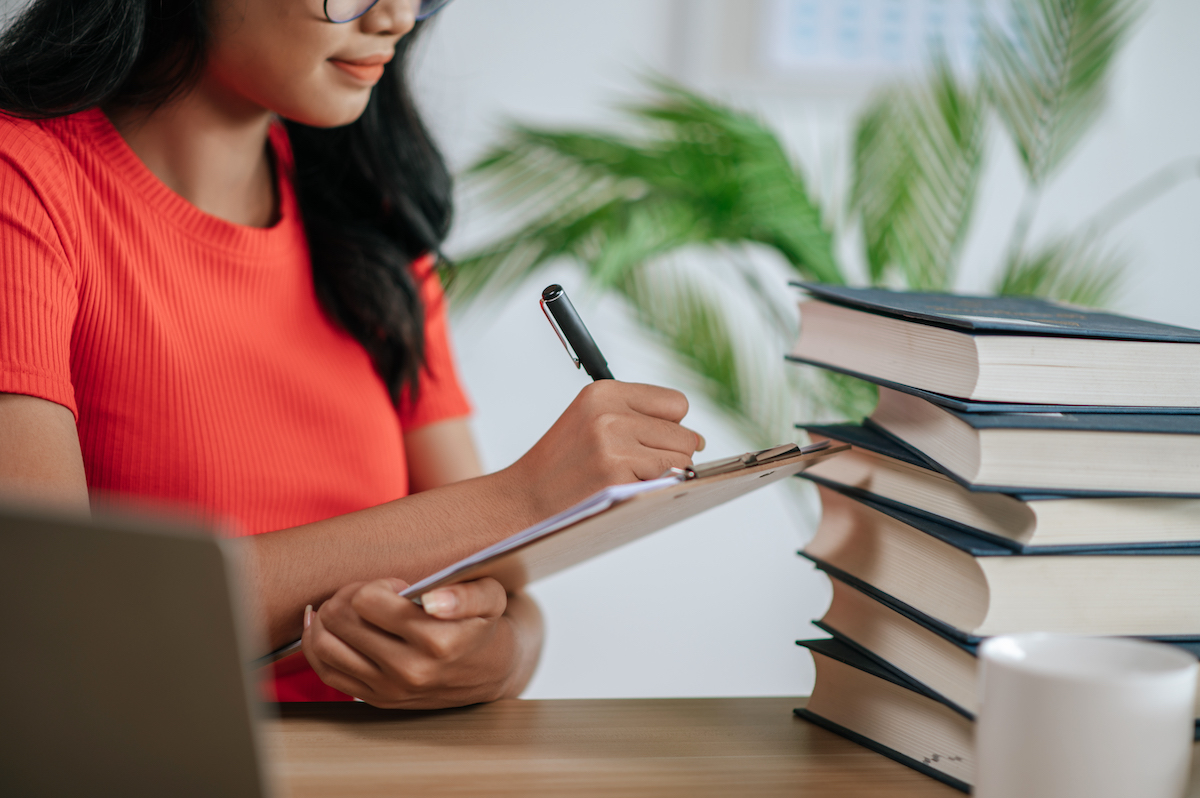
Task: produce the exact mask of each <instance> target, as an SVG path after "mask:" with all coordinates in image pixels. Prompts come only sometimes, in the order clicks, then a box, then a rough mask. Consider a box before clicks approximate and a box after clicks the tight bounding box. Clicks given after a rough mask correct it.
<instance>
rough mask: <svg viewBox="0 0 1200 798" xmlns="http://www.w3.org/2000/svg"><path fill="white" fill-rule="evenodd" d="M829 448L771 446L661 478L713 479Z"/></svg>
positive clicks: (819, 445) (822, 444) (677, 470)
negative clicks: (719, 475)
mask: <svg viewBox="0 0 1200 798" xmlns="http://www.w3.org/2000/svg"><path fill="white" fill-rule="evenodd" d="M831 446H833V441H820V442H819V443H814V444H810V445H808V446H803V447H802V446H800V445H799V444H795V443H785V444H782V445H780V446H772V447H771V448H769V449H761V450H759V451H757V452H746V453H745V454H739V455H738V456H737V457H727V458H725V459H724V460H713V461H712V462H710V463H701V464H699V465H696V466H689V467H688V468H668V469H667V470H666V471H664V472H663V474H662V476H663V477H681V478H682V479H685V480H688V479H700V478H702V477H715V476H717V475H718V474H728V473H730V472H733V471H743V470H745V469H747V468H753V467H754V466H760V465H769V464H771V463H776V462H780V461H783V460H788V459H790V458H792V457H795V456H796V455H801V454H811V453H813V452H821V451H824V450H825V449H828V448H830V447H831Z"/></svg>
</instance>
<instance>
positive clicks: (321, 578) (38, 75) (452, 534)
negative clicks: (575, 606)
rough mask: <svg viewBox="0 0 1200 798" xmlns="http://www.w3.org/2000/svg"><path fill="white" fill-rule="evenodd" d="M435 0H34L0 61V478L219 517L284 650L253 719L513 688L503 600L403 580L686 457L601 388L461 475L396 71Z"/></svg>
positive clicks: (614, 391) (679, 439)
mask: <svg viewBox="0 0 1200 798" xmlns="http://www.w3.org/2000/svg"><path fill="white" fill-rule="evenodd" d="M441 5H444V0H443V2H428V0H427V1H426V2H418V0H377V1H376V2H371V0H328V2H322V0H207V1H205V0H38V2H35V3H34V4H33V5H32V6H31V7H30V8H29V9H28V10H27V11H26V12H25V13H24V14H23V15H22V16H21V17H20V18H19V19H18V20H17V21H16V23H15V24H14V25H13V26H12V27H11V28H10V29H9V30H8V31H7V33H6V34H5V36H4V38H3V41H2V42H0V110H2V111H4V112H5V113H4V115H0V484H2V485H4V486H5V489H6V490H7V491H9V492H15V493H17V494H18V495H20V496H21V497H23V498H34V499H40V500H42V501H50V502H53V503H54V504H56V505H57V506H60V507H64V508H77V509H79V510H81V511H87V510H89V508H90V507H91V506H92V505H95V504H98V503H107V502H128V501H129V500H130V499H131V498H133V499H136V500H138V501H139V502H140V503H141V504H147V503H169V504H170V505H171V506H173V507H187V508H191V511H192V512H193V513H195V514H196V515H197V516H199V517H200V518H202V519H205V520H208V521H211V522H214V523H225V524H227V525H231V526H232V529H231V531H232V533H233V534H236V535H240V537H238V539H237V545H238V547H239V548H240V549H241V552H242V554H243V555H244V561H245V564H246V567H245V573H246V576H245V579H246V583H247V593H248V594H249V595H250V596H251V597H252V598H253V599H254V602H253V603H254V606H255V607H256V612H257V614H258V615H259V616H260V618H261V625H262V628H263V629H265V630H266V636H267V638H268V639H267V643H268V644H269V645H270V646H271V647H272V648H273V647H275V646H277V645H280V644H282V643H284V642H286V641H288V640H290V639H294V638H295V637H296V636H297V635H300V634H301V632H303V641H304V657H303V658H301V657H298V656H297V657H292V658H291V659H290V660H285V661H284V662H283V663H281V664H280V665H279V666H278V667H277V670H276V673H275V683H274V687H275V692H276V695H277V696H278V697H279V698H280V699H281V700H336V699H339V698H340V699H347V698H348V697H350V696H355V697H359V698H362V699H363V700H366V701H369V702H371V703H373V704H376V705H379V706H388V707H406V708H430V707H443V706H454V705H461V704H467V703H473V702H477V701H486V700H492V699H496V698H500V697H505V696H515V695H517V694H518V693H520V691H521V690H522V689H523V687H524V685H525V684H526V683H527V681H528V680H529V678H530V676H531V674H532V672H533V668H534V666H535V664H536V662H537V657H538V652H539V650H540V645H541V621H540V616H539V614H538V611H537V608H536V606H535V605H534V604H533V602H532V601H530V600H529V598H527V597H526V596H524V595H520V594H518V595H511V596H506V595H505V592H504V590H503V589H502V588H501V587H500V585H499V584H498V583H497V582H495V581H494V580H491V579H481V580H478V581H475V582H471V583H468V584H462V585H458V586H455V587H451V588H443V589H440V590H437V591H434V592H432V593H430V594H428V595H426V596H425V597H424V602H423V603H424V609H421V608H420V607H417V606H416V605H414V604H412V603H411V602H409V601H407V600H404V599H400V598H399V597H398V596H397V595H396V592H397V591H398V590H400V589H402V588H403V587H404V586H405V584H406V581H404V580H407V581H408V582H411V581H414V580H415V579H417V578H419V577H421V576H423V575H425V574H428V573H431V572H433V571H435V570H437V569H439V568H441V567H443V566H445V565H447V564H449V563H451V562H453V561H455V560H457V559H459V558H461V557H462V556H464V555H465V554H468V553H470V552H472V551H475V550H477V549H479V548H480V547H482V546H484V545H487V544H489V543H492V542H494V541H496V540H498V539H501V538H503V537H505V536H507V535H509V534H511V533H512V532H514V531H517V530H519V529H521V528H523V527H525V526H528V525H529V524H531V523H533V522H535V521H537V520H539V519H541V518H545V517H547V516H548V515H550V514H552V513H554V512H557V511H559V510H561V509H564V508H565V507H568V506H570V505H571V504H573V503H575V502H576V501H578V500H580V499H582V498H583V497H585V496H587V495H588V494H590V493H592V492H594V491H595V490H597V489H599V488H600V487H602V486H604V485H608V484H613V483H619V482H627V481H631V480H634V479H646V478H650V477H653V476H656V475H657V474H659V473H661V472H662V471H663V470H664V469H666V468H668V467H672V466H682V465H684V464H686V463H688V462H690V458H691V455H692V453H693V452H694V450H695V449H696V447H697V445H698V443H699V438H698V436H697V435H696V434H695V433H693V432H691V431H689V430H687V429H686V428H684V427H682V426H681V425H680V423H679V422H680V421H681V420H682V418H683V416H684V415H685V413H686V412H687V402H686V400H685V399H684V397H683V396H682V395H681V394H679V393H677V392H674V391H669V390H666V389H662V388H655V387H652V386H645V385H629V384H621V383H616V382H612V381H606V382H605V383H603V384H596V385H593V386H589V387H588V388H587V389H585V390H584V391H582V392H581V393H580V394H579V396H578V397H577V399H576V400H575V401H574V402H573V403H572V404H571V406H570V407H569V408H568V409H567V410H566V411H565V412H564V414H563V415H562V417H561V418H559V419H558V420H557V421H556V422H555V424H554V425H553V426H552V427H551V428H550V430H549V431H548V432H547V433H546V435H545V436H544V437H543V438H542V439H541V440H540V441H538V443H537V444H536V445H535V446H534V447H533V448H532V449H531V450H530V451H529V452H528V453H527V454H526V455H525V456H523V457H522V458H521V459H520V460H518V461H517V462H516V463H514V464H513V465H512V466H510V467H508V468H506V469H504V470H502V471H500V472H497V473H494V474H490V475H486V476H482V475H481V469H480V467H479V462H478V458H477V456H476V454H475V450H474V448H473V445H472V443H471V439H470V435H469V432H468V428H467V425H466V421H465V419H464V416H465V415H466V413H467V412H468V407H467V403H466V399H465V398H464V396H463V394H462V391H461V389H460V388H459V385H458V381H457V377H456V376H455V372H454V366H453V362H452V358H451V355H450V351H449V344H448V337H447V334H446V326H445V308H444V303H443V300H442V297H441V293H440V288H439V283H438V280H437V276H436V273H435V271H434V268H433V260H432V257H431V255H430V253H436V252H437V251H438V247H439V245H440V243H441V241H442V239H443V238H444V236H445V234H446V231H447V229H448V226H449V217H450V199H449V198H450V190H449V179H448V176H447V174H446V170H445V166H444V164H443V162H442V160H441V158H440V156H439V155H438V153H437V150H436V149H435V148H434V146H433V144H432V143H431V142H430V140H429V138H428V136H427V134H426V133H425V130H424V128H423V127H422V125H421V122H420V119H419V118H418V116H417V114H416V111H415V110H414V108H413V106H412V103H411V101H410V99H409V93H408V91H407V88H406V85H405V77H404V69H403V66H404V62H405V58H406V56H407V54H408V53H409V52H410V50H411V47H412V42H413V37H414V34H415V31H416V28H417V27H419V23H418V22H417V17H418V16H425V15H428V14H429V13H432V12H433V11H436V10H437V8H438V7H440V6H441ZM280 120H283V121H282V122H281V121H280ZM512 390H520V388H519V387H515V388H513V389H512ZM410 493H411V494H414V495H408V494H410ZM311 607H316V608H317V609H316V610H315V611H313V610H311Z"/></svg>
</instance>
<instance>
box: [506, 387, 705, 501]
mask: <svg viewBox="0 0 1200 798" xmlns="http://www.w3.org/2000/svg"><path fill="white" fill-rule="evenodd" d="M687 412H688V401H687V397H685V396H684V395H683V394H682V393H680V392H679V391H674V390H671V389H670V388H659V387H657V386H654V385H640V384H637V383H627V382H618V381H616V380H598V381H596V382H593V383H592V384H591V385H588V386H587V387H586V388H584V389H583V390H582V391H580V392H579V395H578V396H577V397H575V401H573V402H572V403H571V405H570V406H569V407H568V408H567V409H566V411H564V412H563V414H562V415H561V416H559V418H558V421H556V422H555V423H554V426H552V427H551V428H550V430H549V431H548V432H547V433H546V434H545V435H543V436H542V439H541V440H539V441H538V442H537V443H536V444H535V445H534V447H533V448H532V449H530V450H529V451H528V452H527V453H526V454H525V455H524V456H523V457H522V458H521V459H520V460H518V461H517V462H516V463H514V464H513V465H512V466H510V467H509V468H508V469H505V471H506V472H508V476H510V477H512V479H513V484H514V489H515V490H519V491H523V492H525V495H527V496H528V497H529V501H530V502H531V504H532V506H533V507H534V508H535V512H534V515H535V516H536V517H538V518H546V517H549V516H550V515H553V514H554V513H556V512H558V511H560V510H563V509H565V508H567V507H570V506H571V505H573V504H575V503H576V502H579V501H581V500H582V499H585V498H587V497H588V496H590V495H591V494H593V493H595V492H596V491H598V490H600V489H601V488H605V487H608V486H609V485H618V484H621V483H624V482H636V481H637V480H645V479H654V478H656V477H658V476H660V475H661V474H662V473H663V472H664V471H666V470H667V469H669V468H683V467H685V466H688V465H691V463H692V454H693V453H694V452H696V451H698V450H700V449H703V448H704V439H703V438H701V437H700V436H699V435H697V434H696V433H695V432H692V431H691V430H690V429H688V428H687V427H684V426H683V425H682V424H680V423H679V422H681V421H682V420H683V417H684V416H685V415H687ZM502 473H503V472H502Z"/></svg>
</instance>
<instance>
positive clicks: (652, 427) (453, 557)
mask: <svg viewBox="0 0 1200 798" xmlns="http://www.w3.org/2000/svg"><path fill="white" fill-rule="evenodd" d="M686 413H687V400H686V399H685V398H684V397H683V395H682V394H680V393H678V392H677V391H672V390H668V389H665V388H657V387H654V386H649V385H636V384H629V383H620V382H616V381H614V380H604V381H602V382H598V383H594V384H592V385H589V386H587V387H586V388H584V389H583V390H582V391H581V392H580V393H579V396H577V397H576V399H575V401H574V402H572V403H571V405H570V407H568V408H567V410H566V411H565V412H564V413H563V415H562V416H561V417H560V418H559V419H558V420H557V421H556V422H555V424H554V425H553V426H552V427H551V428H550V430H549V431H548V432H547V433H546V434H545V435H544V436H543V437H542V439H541V440H539V441H538V442H537V444H536V445H534V447H533V448H532V449H530V451H529V452H528V453H526V454H525V455H524V456H523V457H522V458H521V459H520V460H518V461H517V462H516V463H514V464H513V465H511V466H509V467H508V468H505V469H503V470H502V471H498V472H496V473H494V474H488V475H487V476H480V477H475V478H472V479H466V480H464V481H461V482H455V483H453V484H449V485H443V486H441V487H435V488H431V489H428V490H424V491H422V492H420V493H417V494H415V495H412V496H409V497H407V498H404V499H399V500H397V501H394V502H389V503H387V504H383V505H380V506H378V507H371V508H368V509H365V510H360V511H358V512H354V513H349V514H347V515H342V516H338V517H335V518H330V519H326V520H324V521H318V522H316V523H313V524H307V525H304V526H300V527H295V528H293V529H288V530H281V531H278V532H268V533H265V534H261V535H251V536H248V537H245V538H239V539H238V540H237V541H235V545H237V546H238V548H240V549H241V551H242V554H243V555H244V556H243V561H244V564H245V569H244V570H245V573H246V576H245V579H246V583H247V587H248V589H247V594H248V595H249V596H250V597H251V600H252V602H253V611H254V612H255V614H256V615H257V616H258V620H259V622H260V626H261V628H262V629H263V630H264V632H265V634H266V636H267V643H268V646H269V647H270V648H275V647H278V646H280V645H282V644H284V643H286V642H288V641H289V640H294V639H296V638H298V637H299V636H300V633H301V631H302V628H301V623H302V618H303V614H304V608H305V606H306V605H310V604H311V605H314V606H320V605H321V604H322V603H323V602H325V601H327V600H328V599H329V598H331V597H332V596H333V595H334V594H335V593H336V592H337V591H338V590H339V589H341V588H342V587H343V586H346V585H349V584H352V583H356V582H363V581H368V582H369V581H372V580H377V579H385V578H395V577H398V578H400V579H403V580H405V581H406V582H409V583H411V582H415V581H417V580H418V579H421V578H422V577H424V576H426V575H428V574H431V573H433V572H435V571H437V570H440V569H441V568H444V567H446V566H447V565H450V564H451V563H453V562H456V561H457V560H460V559H462V558H463V557H465V556H467V555H468V554H471V553H473V552H475V551H477V550H479V549H481V548H483V547H484V546H487V545H490V544H492V543H495V542H496V541H498V540H501V539H503V538H505V537H507V536H508V535H510V534H512V533H514V532H517V531H519V530H521V529H524V528H525V527H527V526H530V525H531V524H533V523H536V522H537V521H540V520H542V519H543V518H547V517H549V516H550V515H553V514H554V513H556V512H558V511H560V510H563V509H565V508H567V507H569V506H571V505H572V504H574V503H576V502H578V501H580V500H581V499H583V498H585V497H587V496H589V495H590V494H592V493H594V492H595V491H597V490H599V489H600V488H603V487H605V486H607V485H613V484H617V483H621V482H631V481H634V480H638V479H651V478H653V477H656V476H658V475H659V474H660V473H662V472H663V471H664V470H666V469H667V468H670V467H673V466H679V467H681V466H684V465H687V464H688V463H690V462H691V455H692V452H693V451H694V450H695V448H696V445H697V442H698V437H697V436H696V434H695V433H693V432H691V431H690V430H687V429H686V428H684V427H683V426H681V425H680V423H679V422H680V421H681V420H682V419H683V417H684V415H685V414H686ZM418 432H419V430H418ZM79 452H80V447H79V439H78V435H77V433H76V431H75V424H74V419H73V418H72V417H71V414H70V411H68V410H67V409H66V408H63V407H61V406H60V405H56V404H54V403H52V402H48V401H45V400H41V399H34V398H31V397H24V396H7V397H5V398H4V401H3V402H0V490H7V491H8V492H15V493H18V494H20V495H22V496H25V497H29V498H36V499H38V500H41V501H46V502H51V503H54V504H56V505H57V506H60V507H66V508H70V509H72V510H79V511H84V510H86V508H87V506H88V504H87V484H86V479H85V476H84V471H83V461H82V457H81V455H80V453H79ZM420 471H421V469H420V468H418V469H417V470H416V472H415V474H414V476H417V478H418V479H426V478H428V475H420Z"/></svg>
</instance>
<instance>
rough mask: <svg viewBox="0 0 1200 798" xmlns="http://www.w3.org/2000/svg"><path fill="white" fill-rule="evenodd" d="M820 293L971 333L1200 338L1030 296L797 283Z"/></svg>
mask: <svg viewBox="0 0 1200 798" xmlns="http://www.w3.org/2000/svg"><path fill="white" fill-rule="evenodd" d="M792 285H794V286H797V287H798V288H802V289H804V290H805V291H807V292H808V293H810V294H812V295H813V296H815V297H816V298H818V299H821V300H824V301H826V302H831V303H834V304H838V305H844V306H846V307H850V308H854V309H856V310H863V311H867V312H869V313H876V314H879V315H884V316H892V317H894V318H899V319H907V320H910V321H915V322H919V323H922V324H931V325H934V326H937V327H946V328H949V329H956V330H962V331H963V332H967V333H971V334H983V335H987V334H1005V335H1011V334H1014V333H1016V334H1022V335H1048V336H1059V337H1071V338H1109V339H1114V340H1122V341H1166V342H1171V343H1193V344H1194V343H1200V330H1193V329H1189V328H1187V327H1176V326H1175V325H1173V324H1161V323H1159V322H1154V321H1146V320H1143V319H1134V318H1130V317H1128V316H1120V315H1117V314H1115V313H1104V312H1102V311H1097V310H1088V309H1086V308H1077V307H1072V306H1067V305H1060V304H1058V303H1056V302H1050V301H1048V300H1044V299H1034V298H1030V297H997V296H965V295H961V294H931V293H917V292H910V291H888V290H886V289H883V288H850V287H848V286H840V285H821V284H819V283H801V282H797V283H792Z"/></svg>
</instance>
